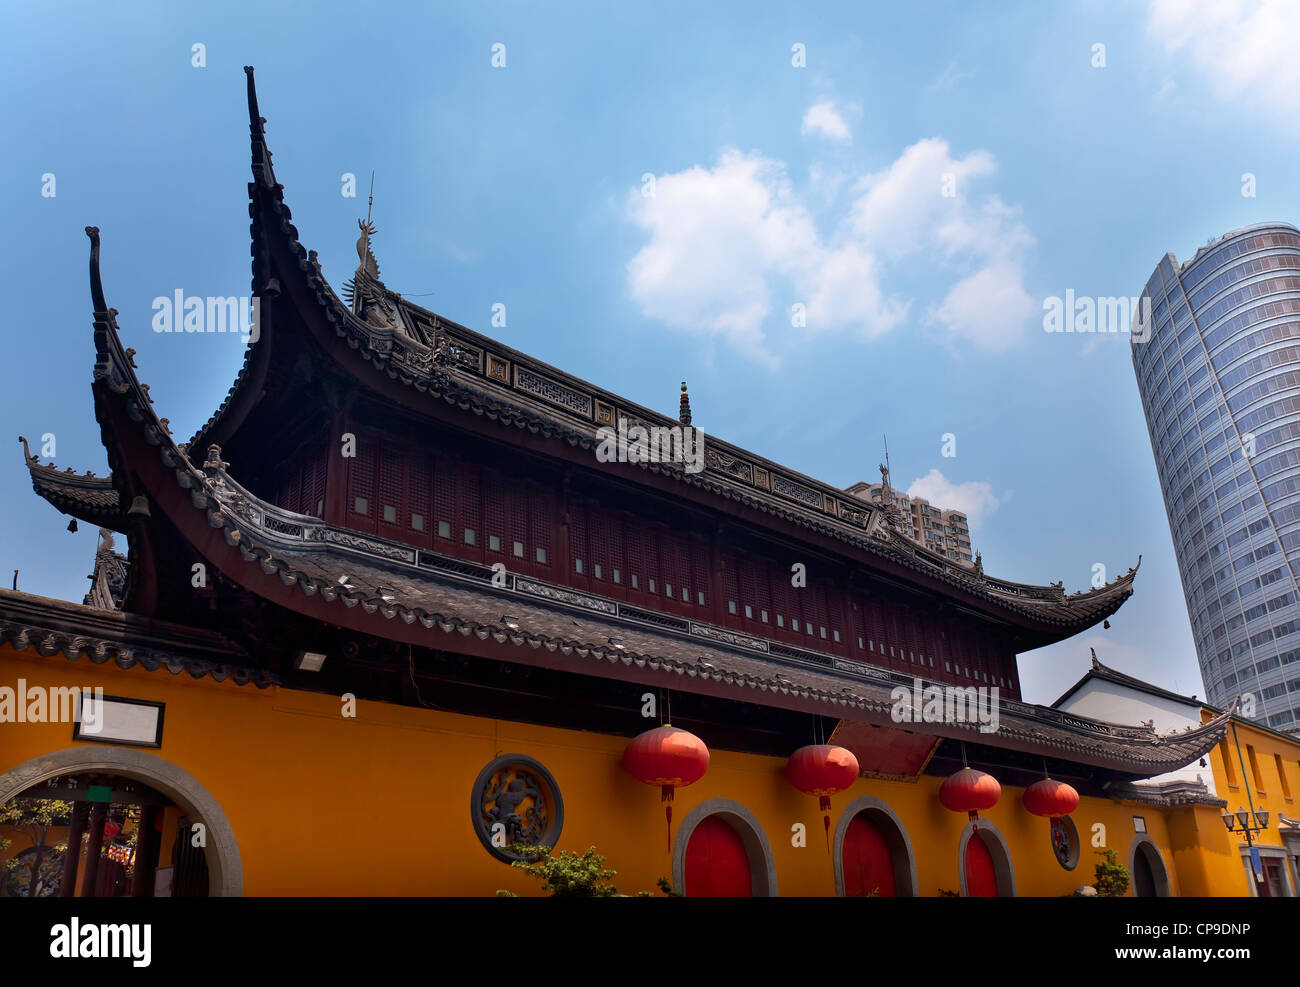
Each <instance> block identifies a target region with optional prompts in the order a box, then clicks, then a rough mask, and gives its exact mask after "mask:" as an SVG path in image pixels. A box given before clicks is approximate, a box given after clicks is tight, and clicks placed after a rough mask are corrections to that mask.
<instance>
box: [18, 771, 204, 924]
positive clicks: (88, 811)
mask: <svg viewBox="0 0 1300 987" xmlns="http://www.w3.org/2000/svg"><path fill="white" fill-rule="evenodd" d="M196 842H197V843H200V844H203V843H206V832H205V831H202V830H196V829H195V828H194V827H192V826H191V825H190V823H189V820H188V819H187V818H185V816H184V815H183V813H182V811H181V809H180V808H179V807H178V806H177V805H175V804H174V803H173V802H172V801H171V799H169V798H167V797H166V796H165V795H162V794H161V793H160V792H158V791H156V790H154V789H152V788H150V787H149V786H147V785H145V784H143V783H141V782H138V781H135V780H133V779H130V778H122V777H118V776H115V775H110V774H104V773H100V772H86V773H75V774H67V775H56V776H54V777H52V778H47V779H45V780H44V781H43V782H41V783H40V784H38V785H34V786H32V787H31V788H28V789H26V790H24V791H23V792H21V793H20V794H18V795H17V796H15V797H13V798H10V799H9V801H7V802H6V803H5V804H4V805H0V860H3V861H5V862H6V866H4V868H3V870H0V896H4V897H10V898H37V897H62V898H122V897H135V898H152V897H173V896H175V897H180V896H187V897H206V896H207V894H208V883H209V878H208V868H207V861H206V859H205V856H204V849H203V847H202V845H199V846H195V845H194V844H195V843H196Z"/></svg>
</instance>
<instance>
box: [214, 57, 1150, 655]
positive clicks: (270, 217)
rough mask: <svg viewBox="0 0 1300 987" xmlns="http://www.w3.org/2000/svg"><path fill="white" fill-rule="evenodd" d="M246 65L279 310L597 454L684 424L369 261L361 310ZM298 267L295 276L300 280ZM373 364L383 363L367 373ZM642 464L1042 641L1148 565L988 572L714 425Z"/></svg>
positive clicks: (262, 225) (432, 390) (419, 382)
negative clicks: (1067, 584) (283, 154)
mask: <svg viewBox="0 0 1300 987" xmlns="http://www.w3.org/2000/svg"><path fill="white" fill-rule="evenodd" d="M245 72H246V74H247V83H248V109H249V131H250V135H251V156H252V173H253V181H252V182H251V183H250V184H249V195H250V200H251V202H250V215H251V216H252V218H253V222H252V227H251V229H252V237H253V245H252V253H253V262H252V268H253V289H254V292H255V294H257V295H258V296H260V297H263V298H265V299H268V300H269V301H270V302H271V303H272V304H271V305H269V306H264V309H265V312H266V313H268V314H269V313H273V311H274V305H275V304H278V303H279V302H280V301H281V300H286V301H287V300H291V299H293V298H299V299H308V300H309V301H308V302H307V303H306V304H307V309H308V310H306V311H302V312H301V313H300V314H301V315H302V317H303V320H304V321H305V322H306V323H307V324H308V325H310V326H317V327H319V331H320V332H322V333H325V334H327V335H331V336H337V337H338V338H340V339H341V340H343V341H345V342H346V344H347V347H348V349H349V350H351V351H353V352H354V354H355V357H356V360H355V361H354V362H355V363H356V364H358V366H357V367H353V368H349V369H350V371H351V372H352V373H353V374H355V375H356V376H357V377H358V379H360V380H362V381H363V383H364V382H365V381H366V380H367V379H372V380H374V381H376V383H377V382H378V381H380V380H381V379H382V378H381V377H379V376H378V375H381V374H382V375H383V376H384V377H386V378H389V379H391V380H393V381H398V382H400V384H401V385H404V386H406V387H410V388H411V389H413V391H414V392H416V394H417V395H421V396H427V398H428V401H429V405H430V407H432V406H433V405H434V403H435V402H439V401H440V402H445V403H446V404H447V405H451V406H456V407H459V408H460V409H463V410H465V411H469V412H471V413H472V414H473V415H476V416H483V417H485V418H487V419H490V420H494V421H496V422H498V423H500V424H501V425H502V426H503V427H505V428H510V429H521V430H522V429H526V430H527V431H529V432H531V433H536V434H540V435H543V436H546V437H550V438H553V439H556V440H560V441H563V442H564V443H566V444H567V445H569V446H572V447H577V448H581V449H585V450H591V451H592V452H593V460H594V450H595V448H596V446H597V444H598V443H599V438H598V437H597V430H598V429H599V428H601V427H602V426H615V425H616V424H617V423H619V422H621V421H627V422H628V423H629V424H641V425H647V426H656V427H659V426H669V427H671V426H675V425H679V424H680V423H679V421H678V420H677V419H673V418H670V417H668V416H665V415H662V414H659V413H658V412H655V411H652V410H650V409H647V408H644V407H642V406H640V405H636V404H634V403H632V402H629V401H627V400H626V399H624V398H622V397H620V396H618V395H615V394H612V393H610V392H608V391H605V390H603V389H601V388H599V387H596V386H595V385H592V384H590V383H588V382H586V381H584V380H582V379H580V378H578V377H574V376H573V375H571V374H568V373H566V372H564V371H562V370H560V369H558V368H556V367H552V366H550V365H548V364H545V363H543V362H541V361H539V360H536V359H534V358H532V357H530V356H528V355H527V354H524V353H521V352H519V351H517V350H514V349H511V348H510V347H507V346H504V345H503V344H501V343H499V342H497V341H495V340H493V339H490V338H489V337H486V336H483V335H480V334H479V333H476V332H474V331H472V330H470V329H467V328H466V327H464V326H461V325H458V324H456V323H454V322H450V321H448V320H446V319H443V318H442V317H440V316H438V315H437V314H436V313H434V312H431V311H429V310H427V309H423V308H420V307H419V306H416V305H413V304H411V303H410V302H409V301H406V300H405V299H403V298H401V296H400V295H397V294H395V293H393V292H390V291H388V290H387V289H386V288H384V287H383V285H382V284H381V283H379V282H378V279H377V278H372V277H370V276H369V275H368V274H365V275H364V277H363V273H364V272H360V271H359V273H358V281H364V282H365V284H364V285H359V286H358V288H359V287H364V288H365V289H366V294H367V296H368V297H371V298H376V297H377V298H380V299H381V300H382V302H383V303H384V305H383V309H384V311H383V313H382V315H381V316H379V317H373V318H367V317H363V316H364V313H362V314H358V312H360V311H361V309H362V308H363V306H361V305H360V303H359V301H358V300H357V297H356V296H354V305H353V306H352V307H349V306H348V305H346V304H345V303H344V302H343V301H342V300H341V299H340V298H339V297H338V295H337V294H336V293H335V292H334V289H333V288H332V287H331V286H330V285H329V283H328V282H327V281H326V280H325V278H324V276H323V274H322V272H321V267H320V263H319V262H318V261H317V258H316V252H315V251H308V250H306V249H304V247H303V246H302V244H301V243H299V241H298V231H297V229H296V228H295V227H294V226H293V224H292V222H291V218H292V215H291V213H290V211H289V207H288V206H287V205H286V204H285V202H284V187H283V186H282V185H280V184H279V183H278V182H277V181H276V180H275V173H274V170H273V169H272V167H271V152H270V150H269V149H268V148H267V144H266V130H265V123H266V120H265V118H264V117H262V116H260V114H259V110H258V103H257V92H256V88H255V85H254V81H253V70H252V68H251V67H247V66H246V67H245ZM363 239H366V238H365V237H363ZM366 250H367V253H368V251H369V244H368V241H367V244H366ZM363 267H364V263H363ZM276 275H279V276H278V277H277V276H276ZM281 277H283V278H284V279H285V280H284V282H283V283H282V281H281ZM290 279H293V280H294V281H295V283H294V284H292V285H291V284H289V280H290ZM291 289H292V290H291ZM299 307H300V308H301V307H302V306H301V305H300V306H299ZM354 309H355V311H354ZM274 331H275V326H274V321H273V320H271V319H268V318H266V317H265V316H264V318H263V323H262V332H263V341H264V342H265V343H268V344H269V342H270V340H269V339H267V338H266V337H267V336H268V334H272V333H274ZM267 348H269V347H263V351H265V350H266V349H267ZM257 350H258V347H257V346H253V347H251V348H250V350H249V354H248V356H247V357H246V359H245V363H244V366H243V368H242V369H241V371H240V373H239V375H238V377H237V379H236V381H235V383H234V384H233V385H232V387H231V389H230V392H229V394H228V396H227V398H226V400H225V402H223V404H222V406H221V408H219V409H218V410H217V412H216V413H215V414H214V415H213V416H212V418H211V419H209V421H208V422H207V423H206V424H205V425H204V426H203V427H202V428H200V429H199V431H198V432H197V433H196V434H195V436H194V438H193V440H192V441H191V445H192V446H193V447H194V448H196V449H200V450H202V449H204V448H205V447H206V446H207V445H208V444H209V443H211V442H214V441H218V440H220V441H221V442H222V443H224V442H225V441H226V439H227V438H228V437H229V436H230V435H232V434H234V432H235V431H237V429H238V427H239V420H240V418H241V413H240V411H239V410H238V409H239V408H240V407H242V408H245V409H246V408H247V407H248V406H249V403H250V402H249V401H248V400H247V397H248V395H249V394H251V392H253V391H256V390H257V389H258V387H259V386H260V385H258V384H257V383H256V380H255V378H257V374H258V371H257V366H256V361H257V359H258V356H257ZM363 361H364V364H368V365H369V367H366V366H365V365H364V364H363ZM367 373H368V374H370V375H374V376H372V377H369V378H368V377H367V376H366V374H367ZM372 386H374V385H372ZM639 467H640V469H643V470H647V471H652V472H656V473H661V474H664V475H667V476H670V477H672V478H675V479H676V480H678V481H680V482H681V483H683V484H687V485H689V486H692V487H695V488H699V489H702V490H703V491H707V492H708V493H710V494H713V495H716V496H717V497H720V498H723V499H726V500H731V501H737V502H740V503H741V504H743V505H745V506H747V507H749V508H753V509H755V510H757V511H760V512H762V513H765V514H769V515H772V516H775V517H779V518H781V519H782V520H784V521H786V522H789V523H793V524H796V525H799V526H800V527H803V528H805V529H807V530H810V531H813V532H816V533H818V534H820V535H823V536H827V537H830V538H833V539H835V540H836V541H839V542H841V543H843V544H844V545H845V546H846V547H847V549H848V551H847V552H846V554H847V555H848V556H850V557H852V558H857V559H859V560H860V561H862V562H864V563H866V564H868V565H872V566H873V567H875V568H878V569H884V570H887V571H890V572H894V573H896V574H897V575H898V576H900V577H901V578H903V579H906V580H910V581H913V582H916V583H918V584H921V585H924V586H927V587H929V588H931V589H937V590H939V591H940V592H944V593H946V594H949V595H953V596H956V597H957V598H959V599H961V600H962V601H963V602H964V603H965V604H966V605H967V606H973V607H975V608H977V609H980V610H982V611H984V612H985V613H988V614H990V615H993V616H995V617H996V618H997V619H1003V620H1009V621H1010V622H1012V623H1014V624H1017V625H1019V626H1023V627H1027V628H1029V629H1031V630H1032V631H1033V632H1034V633H1035V634H1037V635H1038V636H1039V639H1040V641H1041V643H1047V642H1048V641H1049V640H1060V639H1062V638H1064V637H1067V636H1069V635H1070V634H1072V633H1076V632H1078V631H1080V630H1083V629H1086V628H1087V627H1090V626H1092V625H1094V624H1096V623H1099V622H1100V621H1101V620H1103V619H1104V618H1106V617H1108V616H1110V615H1111V614H1113V613H1114V612H1115V611H1117V610H1118V609H1119V607H1120V606H1121V605H1122V604H1123V603H1124V601H1125V600H1126V599H1127V598H1128V597H1129V596H1130V595H1131V593H1132V584H1133V579H1134V576H1135V575H1136V574H1137V570H1138V566H1136V565H1135V566H1134V567H1133V568H1131V569H1129V570H1128V571H1127V572H1126V573H1124V574H1123V575H1121V576H1119V577H1118V578H1117V579H1115V580H1114V581H1113V582H1111V583H1108V584H1106V585H1104V586H1102V587H1099V588H1095V589H1089V590H1087V591H1084V592H1077V593H1073V594H1069V595H1067V594H1066V593H1065V591H1064V588H1063V587H1062V584H1060V583H1055V584H1052V585H1048V586H1038V585H1030V584H1026V583H1017V582H1012V581H1009V580H1004V579H997V578H993V577H990V576H986V575H984V574H983V572H982V571H972V570H970V569H967V568H965V567H963V566H960V565H958V564H957V563H955V562H953V561H952V560H950V559H947V558H946V557H944V556H942V555H939V554H938V553H935V552H932V551H930V550H928V549H926V548H923V547H921V546H919V545H917V544H915V543H914V542H912V541H911V540H910V539H909V538H906V537H905V536H903V534H902V533H901V532H899V531H897V530H894V529H893V527H892V526H891V525H890V523H889V519H888V517H887V516H886V514H885V513H884V512H883V511H881V510H879V509H878V508H877V507H875V506H873V505H871V504H868V503H865V502H863V501H862V500H860V499H859V498H857V497H855V496H853V495H851V494H847V493H846V492H845V491H843V490H840V489H838V488H836V487H833V486H830V485H828V484H824V483H821V482H819V481H817V480H814V479H812V478H810V477H807V476H804V475H803V474H800V473H797V472H795V471H793V470H790V469H787V468H786V467H783V466H781V465H780V464H777V463H774V462H771V461H770V460H767V459H765V458H763V457H761V456H758V455H756V454H754V453H751V452H749V451H747V450H744V449H741V448H739V447H738V446H733V445H731V444H729V443H726V442H723V441H721V440H719V439H716V438H714V437H712V436H709V437H708V438H707V441H706V451H705V469H704V470H703V471H702V472H700V473H696V474H690V473H687V472H685V471H684V469H682V467H681V466H680V465H676V464H668V463H642V464H639ZM626 468H628V469H631V470H635V469H636V468H637V467H636V466H631V467H626ZM1140 564H1141V559H1140V558H1139V560H1138V565H1140ZM1034 646H1035V647H1036V646H1038V644H1035V645H1034Z"/></svg>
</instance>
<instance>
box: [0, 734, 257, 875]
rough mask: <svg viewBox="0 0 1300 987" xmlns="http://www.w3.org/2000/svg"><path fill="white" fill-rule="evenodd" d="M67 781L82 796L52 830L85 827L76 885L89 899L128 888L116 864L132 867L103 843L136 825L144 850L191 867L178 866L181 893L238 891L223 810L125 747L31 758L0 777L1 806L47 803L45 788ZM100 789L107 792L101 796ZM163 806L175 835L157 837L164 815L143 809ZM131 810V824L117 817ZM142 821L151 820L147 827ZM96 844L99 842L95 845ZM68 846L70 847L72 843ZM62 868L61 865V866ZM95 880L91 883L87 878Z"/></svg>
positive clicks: (157, 762) (182, 776)
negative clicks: (168, 851) (166, 850)
mask: <svg viewBox="0 0 1300 987" xmlns="http://www.w3.org/2000/svg"><path fill="white" fill-rule="evenodd" d="M68 779H72V780H73V781H74V782H75V783H76V784H81V783H82V782H85V784H84V785H83V786H82V788H78V789H76V792H77V793H78V794H79V795H81V794H84V795H85V796H86V797H85V798H84V799H79V800H78V801H77V802H75V803H72V804H70V806H69V807H68V810H67V811H66V812H64V810H63V809H62V808H60V809H58V810H57V811H56V812H55V813H54V814H53V815H52V817H51V825H52V826H53V827H66V830H65V831H64V832H65V834H66V836H71V835H72V834H74V833H77V828H78V827H79V826H81V827H84V831H85V832H86V833H87V834H88V835H87V838H86V839H87V842H86V843H85V844H84V846H85V850H83V851H82V852H81V853H80V854H78V858H77V859H78V860H79V861H84V862H86V863H87V865H88V871H81V872H80V873H79V874H78V877H77V880H78V882H79V887H80V888H81V889H82V890H83V891H84V892H85V893H86V894H87V895H95V894H101V893H109V894H117V893H121V892H123V891H124V890H126V889H125V888H124V887H120V886H119V885H118V883H117V878H118V877H119V876H120V875H118V872H117V870H116V868H115V865H129V866H133V864H128V863H127V860H126V858H125V857H123V859H117V860H115V859H113V856H110V855H109V852H108V851H107V850H106V849H104V846H103V840H104V839H105V837H109V836H110V834H111V835H112V836H116V835H117V834H118V833H121V832H123V831H124V830H125V831H130V830H131V829H132V827H134V826H137V825H138V826H139V832H140V833H141V834H143V835H142V839H143V843H142V844H141V847H140V848H141V849H149V848H152V849H154V850H155V851H156V850H157V849H158V847H159V846H161V845H163V844H169V845H171V846H173V847H176V848H177V850H176V853H177V859H178V860H180V859H181V858H184V859H185V860H186V861H188V863H186V864H184V865H183V866H184V867H185V868H186V869H185V870H183V871H178V873H179V874H180V875H181V876H182V877H186V878H187V882H188V884H187V888H186V889H185V890H184V891H183V893H190V894H203V893H205V892H206V893H207V894H210V895H214V896H217V895H221V896H229V895H240V894H242V893H243V887H244V875H243V864H242V862H241V859H240V855H239V845H238V843H236V841H235V834H234V830H233V829H232V828H231V826H230V821H229V820H228V819H227V818H226V815H225V813H224V812H223V811H222V810H221V806H220V804H219V803H218V802H217V800H216V799H214V798H213V797H212V795H211V794H210V793H209V792H208V790H207V789H205V788H204V787H203V786H202V785H201V784H199V782H198V781H197V779H195V778H194V777H193V776H192V775H190V774H189V773H188V772H186V771H184V770H182V769H181V768H179V767H177V766H176V765H174V764H172V763H170V762H168V761H165V760H163V759H162V758H161V757H158V756H156V755H154V754H146V753H144V752H143V751H138V750H134V749H131V748H126V747H108V746H104V747H100V746H90V745H87V746H84V747H70V748H67V749H66V750H62V751H58V752H56V753H53V754H46V755H44V756H42V757H37V758H33V759H32V760H30V761H27V762H25V763H24V764H20V765H18V766H17V767H15V768H12V769H10V770H9V771H6V772H4V773H2V774H0V806H3V805H10V804H16V803H19V802H24V801H28V802H30V801H32V800H36V801H49V800H50V799H52V798H53V796H54V794H55V793H54V791H52V790H51V789H50V787H49V786H50V782H51V781H54V782H56V783H59V782H66V781H67V780H68ZM92 782H95V783H97V784H95V786H94V787H96V788H99V789H101V791H100V792H91V791H90V788H91V783H92ZM119 782H121V783H122V784H121V790H119V789H118V787H117V786H118V783H119ZM105 788H107V789H108V791H106V792H105V791H102V790H103V789H105ZM164 803H165V804H166V806H170V807H172V808H173V809H174V810H176V811H175V812H174V813H173V815H174V816H177V818H176V825H177V829H176V831H175V832H174V833H171V832H166V833H164V832H162V831H161V830H162V828H163V827H162V826H161V825H160V823H161V818H162V814H161V813H148V812H146V811H145V809H146V807H148V806H149V805H151V804H153V805H155V806H162V805H163V804H164ZM133 804H138V805H139V806H140V812H139V813H137V814H136V817H135V818H134V819H132V818H131V813H130V812H129V811H122V807H124V806H127V807H129V806H130V805H133ZM115 814H116V815H118V816H120V817H121V820H120V822H118V820H115V819H114V818H113V817H114V815H115ZM141 818H149V819H150V820H151V822H152V821H154V820H156V822H153V824H151V825H145V824H143V823H142V822H141V821H140V820H141ZM110 823H117V828H116V829H114V828H113V826H111V825H110ZM198 823H202V825H203V827H204V830H203V833H204V840H205V842H206V847H205V848H204V852H203V853H202V856H201V860H200V859H198V858H196V855H195V854H194V853H192V852H190V849H189V848H192V847H193V843H194V842H195V841H194V840H192V839H191V838H190V834H191V832H192V830H191V827H192V826H193V825H195V824H198ZM123 824H126V825H123ZM96 834H98V836H96ZM173 838H175V842H174V843H173V842H172V840H173ZM96 839H98V841H99V842H98V843H95V842H93V841H94V840H96ZM68 842H69V845H72V844H73V842H74V841H71V840H69V841H68ZM75 845H76V846H78V847H79V848H80V847H82V846H83V843H82V839H81V835H80V833H77V836H76V839H75ZM92 846H93V847H94V851H93V852H91V847H92ZM117 849H118V850H119V851H121V853H119V854H117V856H122V854H125V852H126V850H127V848H126V847H125V846H119V847H118V848H117ZM101 850H102V851H103V852H101ZM137 852H139V851H137ZM60 864H61V866H62V864H63V861H61V862H60ZM204 868H206V871H207V874H206V881H205V879H204V876H203V869H204ZM78 870H80V863H79V864H78ZM38 873H39V871H38ZM105 875H107V876H105ZM92 876H93V878H94V881H93V883H91V882H90V881H89V880H88V878H90V877H92ZM110 878H111V880H110ZM149 890H150V891H152V888H151V889H149Z"/></svg>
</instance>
